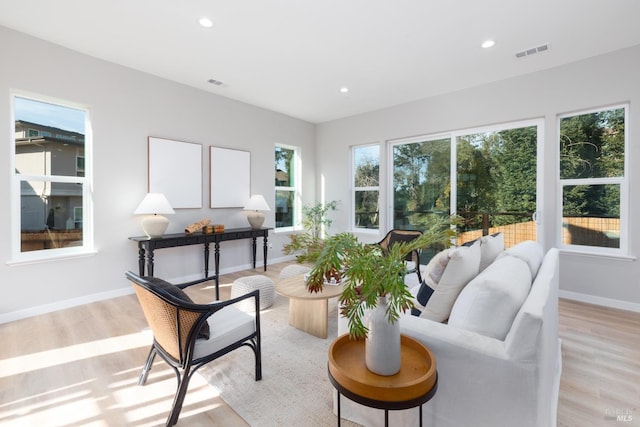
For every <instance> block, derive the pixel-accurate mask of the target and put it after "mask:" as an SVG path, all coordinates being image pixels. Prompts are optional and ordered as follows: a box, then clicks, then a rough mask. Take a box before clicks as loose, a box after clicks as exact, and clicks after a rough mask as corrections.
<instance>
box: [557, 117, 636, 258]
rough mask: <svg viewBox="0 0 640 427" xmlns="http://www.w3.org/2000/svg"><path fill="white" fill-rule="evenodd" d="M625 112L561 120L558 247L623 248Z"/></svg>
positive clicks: (612, 249)
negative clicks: (559, 241) (559, 239)
mask: <svg viewBox="0 0 640 427" xmlns="http://www.w3.org/2000/svg"><path fill="white" fill-rule="evenodd" d="M627 108H628V107H627V106H626V105H625V106H616V107H612V108H608V109H603V110H596V111H587V112H581V113H578V114H571V115H569V114H567V115H563V116H560V119H559V132H558V135H559V140H560V141H559V149H560V197H561V209H562V210H561V212H562V214H561V215H562V230H561V233H560V236H561V247H565V248H578V247H579V248H580V249H582V250H587V251H598V252H613V253H616V252H618V253H619V252H624V251H625V250H626V234H625V229H626V227H625V224H626V208H625V206H626V197H625V194H626V187H627V181H626V177H625V175H626V174H625V164H626V158H625V156H626V146H627V136H626V132H625V125H626V122H627Z"/></svg>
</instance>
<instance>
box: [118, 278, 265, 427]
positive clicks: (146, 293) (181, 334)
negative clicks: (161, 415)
mask: <svg viewBox="0 0 640 427" xmlns="http://www.w3.org/2000/svg"><path fill="white" fill-rule="evenodd" d="M125 276H126V277H127V278H128V279H129V280H130V281H131V282H132V284H133V287H134V290H135V292H136V295H137V296H138V301H139V302H140V305H141V306H142V311H143V312H144V316H145V318H146V319H147V322H148V324H149V327H150V328H151V331H152V332H153V345H152V346H151V350H150V351H149V356H148V357H147V361H146V363H145V365H144V368H143V369H142V372H141V374H140V378H139V379H138V385H144V384H145V383H146V381H147V376H148V375H149V371H150V370H151V366H152V365H153V360H154V358H155V356H156V354H159V355H160V356H161V357H162V358H163V359H164V360H165V362H167V364H169V366H171V368H173V370H174V372H175V373H176V377H177V379H178V387H177V390H176V395H175V398H174V401H173V406H172V407H171V412H170V414H169V417H168V418H167V424H166V425H167V426H173V425H174V424H176V422H177V421H178V417H179V415H180V410H181V409H182V403H183V401H184V397H185V395H186V393H187V387H188V385H189V380H190V379H191V376H192V375H193V374H194V372H196V370H197V369H198V368H200V367H201V366H203V365H205V364H207V363H209V362H211V361H212V360H214V359H217V358H218V357H220V356H223V355H225V354H227V353H229V352H230V351H233V350H235V349H237V348H240V347H242V346H248V347H250V348H251V349H252V350H253V353H254V356H255V372H256V376H255V378H256V381H259V380H261V379H262V357H261V350H260V311H259V310H257V311H256V312H255V317H254V316H253V315H251V314H247V313H244V312H242V311H240V310H238V309H237V308H235V307H233V304H234V303H236V302H238V301H242V300H245V299H250V298H254V299H255V301H254V302H255V307H259V306H260V291H259V290H255V291H253V292H250V293H248V294H245V295H242V296H239V297H237V298H233V299H230V300H227V301H216V302H213V303H211V304H195V303H194V302H193V301H191V299H190V298H189V297H188V296H187V295H186V294H185V293H184V291H182V289H183V288H185V287H187V286H189V284H184V285H172V284H170V283H168V282H165V281H164V280H162V279H158V278H155V277H140V276H138V275H136V274H134V273H132V272H130V271H128V272H127V273H125Z"/></svg>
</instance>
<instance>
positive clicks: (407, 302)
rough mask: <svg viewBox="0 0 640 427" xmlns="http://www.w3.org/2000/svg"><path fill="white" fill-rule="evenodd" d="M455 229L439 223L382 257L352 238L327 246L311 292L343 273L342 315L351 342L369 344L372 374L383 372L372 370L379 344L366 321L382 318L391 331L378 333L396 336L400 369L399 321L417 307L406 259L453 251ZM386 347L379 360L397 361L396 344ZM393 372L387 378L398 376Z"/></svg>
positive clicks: (310, 279) (376, 248) (309, 282)
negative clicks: (422, 252)
mask: <svg viewBox="0 0 640 427" xmlns="http://www.w3.org/2000/svg"><path fill="white" fill-rule="evenodd" d="M451 223H452V221H451V219H450V218H436V219H435V220H434V221H433V222H432V223H431V226H430V227H429V228H428V229H427V230H426V231H424V232H423V234H422V235H421V236H420V237H418V238H416V239H414V240H412V241H410V242H407V243H405V242H400V243H396V244H394V245H392V246H391V248H389V249H388V250H387V251H383V250H382V249H381V248H380V246H378V245H376V244H364V243H361V242H359V241H358V239H357V238H356V237H355V236H354V235H353V234H350V233H340V234H336V235H334V236H330V237H328V238H327V239H326V240H325V242H324V247H323V248H322V250H321V251H320V253H319V254H318V257H317V259H316V263H315V266H314V267H313V269H312V270H311V272H310V273H309V277H308V279H307V289H308V290H309V292H320V291H322V288H323V287H324V286H325V281H326V277H328V276H329V275H331V273H332V272H335V271H339V272H341V274H342V281H343V291H342V294H341V295H340V314H341V315H342V316H344V317H346V318H347V320H348V323H349V335H350V337H351V338H353V339H359V338H365V339H366V343H365V346H366V348H367V350H366V353H367V367H368V368H369V369H370V370H372V371H374V372H376V373H380V372H378V370H379V368H378V369H372V367H371V366H369V365H370V364H369V359H370V358H372V357H377V356H376V355H370V354H369V353H370V347H371V346H370V342H371V341H374V340H372V339H371V337H370V336H369V335H370V334H369V332H370V329H374V328H373V327H372V324H371V323H369V322H367V320H368V321H371V320H372V318H375V316H376V313H377V318H378V320H379V318H380V317H382V319H383V320H384V322H385V324H386V325H382V326H381V325H378V326H377V327H375V330H374V331H373V333H376V332H380V333H382V334H383V335H389V334H391V335H393V336H392V337H391V338H390V339H391V340H392V341H394V342H396V341H397V359H398V360H397V369H399V363H400V361H399V357H400V354H399V352H400V332H399V325H398V323H397V320H398V319H399V317H400V315H401V314H402V313H403V312H405V311H407V310H410V309H411V308H412V307H413V302H412V296H411V294H410V292H409V290H408V289H407V286H406V285H405V283H404V276H405V273H406V269H407V267H406V265H405V263H404V260H405V257H406V256H407V255H408V254H409V253H410V252H411V251H414V250H417V249H422V248H426V247H430V246H432V245H440V246H443V247H448V246H450V244H451V240H452V238H453V237H455V231H454V230H453V229H452V228H451ZM374 309H376V310H374ZM365 313H368V314H369V316H368V319H365ZM380 313H382V314H381V315H380ZM387 326H389V328H390V329H388V328H387ZM387 338H389V337H388V336H387ZM375 341H377V342H379V343H380V342H386V339H385V338H384V337H382V338H380V337H378V336H376V338H375ZM381 345H382V346H383V348H384V350H381V353H380V355H381V354H383V353H384V354H387V355H389V354H391V355H392V356H393V354H392V353H393V351H392V349H393V348H394V346H395V344H392V345H391V347H388V344H381ZM376 351H377V350H372V352H376ZM385 363H386V362H385ZM393 369H394V368H391V369H390V371H387V373H382V375H392V374H394V373H395V372H393ZM383 371H385V370H384V369H383ZM388 372H391V373H388ZM396 372H397V370H396Z"/></svg>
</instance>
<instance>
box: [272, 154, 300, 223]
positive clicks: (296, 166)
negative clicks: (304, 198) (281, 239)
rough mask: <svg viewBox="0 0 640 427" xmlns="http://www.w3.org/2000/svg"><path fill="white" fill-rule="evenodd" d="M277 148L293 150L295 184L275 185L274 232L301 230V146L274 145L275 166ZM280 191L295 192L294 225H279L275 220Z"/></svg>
mask: <svg viewBox="0 0 640 427" xmlns="http://www.w3.org/2000/svg"><path fill="white" fill-rule="evenodd" d="M277 148H282V149H285V150H292V151H293V162H294V163H293V186H289V187H284V186H278V185H276V186H274V195H273V196H274V225H273V229H274V232H276V233H280V232H291V231H297V230H301V229H302V225H301V211H302V202H301V192H300V189H301V188H302V187H301V177H302V174H301V171H300V169H301V165H302V162H301V155H300V152H301V149H300V147H296V146H293V145H287V144H280V143H276V144H275V146H274V166H275V150H276V149H277ZM275 172H276V171H275V169H274V174H275ZM274 182H275V176H274ZM278 191H288V192H291V193H293V221H292V222H293V225H291V226H286V227H278V224H277V222H276V221H275V210H276V209H277V206H276V194H277V193H278Z"/></svg>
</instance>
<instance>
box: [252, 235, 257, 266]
mask: <svg viewBox="0 0 640 427" xmlns="http://www.w3.org/2000/svg"><path fill="white" fill-rule="evenodd" d="M251 253H252V254H253V259H252V260H253V268H256V236H253V237H252V238H251Z"/></svg>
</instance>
